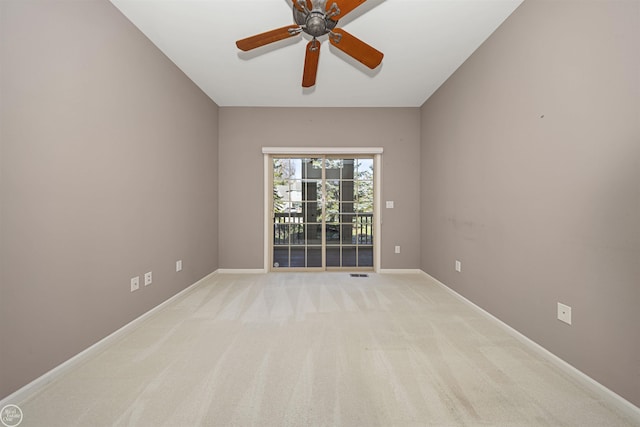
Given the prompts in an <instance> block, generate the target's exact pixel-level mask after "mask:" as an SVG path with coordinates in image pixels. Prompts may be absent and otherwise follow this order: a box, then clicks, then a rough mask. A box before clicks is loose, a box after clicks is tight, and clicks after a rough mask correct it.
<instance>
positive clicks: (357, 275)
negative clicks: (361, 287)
mask: <svg viewBox="0 0 640 427" xmlns="http://www.w3.org/2000/svg"><path fill="white" fill-rule="evenodd" d="M351 277H369V275H368V274H358V273H351Z"/></svg>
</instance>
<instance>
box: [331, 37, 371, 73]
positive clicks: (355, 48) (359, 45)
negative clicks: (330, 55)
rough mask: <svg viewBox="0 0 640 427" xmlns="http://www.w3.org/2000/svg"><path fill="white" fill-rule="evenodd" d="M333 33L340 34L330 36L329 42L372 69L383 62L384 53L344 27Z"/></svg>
mask: <svg viewBox="0 0 640 427" xmlns="http://www.w3.org/2000/svg"><path fill="white" fill-rule="evenodd" d="M333 33H335V34H337V35H338V36H337V37H336V36H333V35H332V36H331V37H329V42H330V43H331V44H332V45H334V46H335V47H337V48H338V49H340V50H341V51H343V52H344V53H346V54H347V55H349V56H350V57H352V58H353V59H355V60H357V61H359V62H361V63H363V64H364V65H366V66H367V67H369V68H371V69H372V70H373V69H374V68H376V67H377V66H378V65H380V63H381V62H382V58H383V57H384V54H383V53H382V52H380V51H379V50H377V49H374V48H373V47H371V46H369V45H368V44H366V43H365V42H363V41H362V40H360V39H359V38H357V37H355V36H352V35H351V34H349V33H348V32H346V31H345V30H343V29H342V28H336V29H335V30H333Z"/></svg>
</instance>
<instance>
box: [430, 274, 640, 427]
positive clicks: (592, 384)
mask: <svg viewBox="0 0 640 427" xmlns="http://www.w3.org/2000/svg"><path fill="white" fill-rule="evenodd" d="M420 273H421V274H423V275H424V276H426V277H428V278H429V279H430V280H433V281H434V282H435V283H437V284H438V285H439V286H440V287H442V288H443V289H444V290H446V291H447V292H449V293H450V294H452V295H453V296H454V297H456V298H458V299H459V300H461V301H463V302H464V303H466V304H468V305H469V306H471V307H472V308H474V309H475V310H477V311H478V312H480V313H481V314H483V315H484V316H486V317H487V318H489V319H492V320H493V321H495V322H497V324H498V325H499V326H500V327H502V329H504V330H505V331H506V332H507V333H509V334H510V335H511V336H513V337H514V338H515V339H517V340H518V341H520V342H521V343H523V344H524V345H526V346H527V347H529V348H530V349H531V350H533V351H535V352H536V353H537V354H539V355H540V356H542V357H544V358H545V359H546V360H548V361H549V362H551V363H553V364H554V365H555V366H556V367H558V368H560V369H562V370H563V371H564V372H565V373H567V374H568V375H570V376H571V377H572V378H574V379H576V380H577V381H579V382H580V383H581V384H583V385H584V386H585V387H587V388H589V389H590V390H592V391H593V392H595V393H597V394H598V395H600V396H602V398H603V400H605V401H607V402H608V403H610V404H611V405H612V406H614V407H615V408H616V409H618V410H619V411H620V412H622V413H624V414H626V415H627V416H629V417H630V418H632V419H633V420H635V421H637V422H639V423H640V408H638V407H637V406H636V405H634V404H633V403H631V402H629V401H628V400H627V399H625V398H624V397H622V396H620V395H619V394H617V393H616V392H614V391H612V390H610V389H608V388H607V387H605V386H604V385H602V384H600V383H599V382H598V381H596V380H594V379H593V378H591V377H590V376H588V375H587V374H585V373H584V372H582V371H581V370H579V369H578V368H576V367H574V366H573V365H571V364H569V363H568V362H566V361H564V360H562V359H561V358H559V357H558V356H556V355H555V354H553V353H551V352H550V351H549V350H547V349H546V348H544V347H542V346H541V345H540V344H538V343H536V342H535V341H533V340H531V339H530V338H528V337H527V336H525V335H523V334H522V333H520V332H518V331H517V330H515V329H513V328H512V327H511V326H509V325H507V324H506V323H504V322H503V321H502V320H500V319H498V318H497V317H495V316H494V315H492V314H491V313H489V312H488V311H486V310H485V309H483V308H482V307H479V306H478V305H476V304H474V303H473V302H471V301H470V300H468V299H467V298H465V297H463V296H462V295H460V294H459V293H458V292H456V291H454V290H453V289H451V288H450V287H448V286H447V285H445V284H444V283H442V282H441V281H439V280H438V279H436V278H435V277H433V276H431V275H429V274H428V273H425V272H424V271H422V270H420Z"/></svg>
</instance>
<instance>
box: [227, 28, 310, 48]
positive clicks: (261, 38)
mask: <svg viewBox="0 0 640 427" xmlns="http://www.w3.org/2000/svg"><path fill="white" fill-rule="evenodd" d="M299 28H300V27H299V26H297V25H287V26H286V27H282V28H278V29H275V30H271V31H267V32H266V33H261V34H256V35H255V36H251V37H247V38H246V39H242V40H238V41H237V42H236V46H238V49H240V50H243V51H245V52H246V51H248V50H251V49H255V48H257V47H260V46H264V45H267V44H269V43H273V42H277V41H279V40H284V39H286V38H289V37H293V36H295V35H298V34H299V31H298V32H293V33H291V32H289V30H298V29H299Z"/></svg>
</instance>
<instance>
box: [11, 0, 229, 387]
mask: <svg viewBox="0 0 640 427" xmlns="http://www.w3.org/2000/svg"><path fill="white" fill-rule="evenodd" d="M0 16H1V20H2V21H1V22H0V31H1V32H0V60H1V61H2V69H1V72H2V75H1V77H0V90H1V92H2V94H1V96H0V100H1V101H0V102H1V103H2V104H1V106H0V120H1V125H2V126H1V130H0V200H1V203H2V205H1V210H0V215H1V216H0V342H1V343H2V344H1V345H0V398H1V397H4V396H6V395H8V394H9V393H11V392H13V391H15V390H16V389H17V388H19V387H20V386H22V385H24V384H26V383H28V382H29V381H31V380H33V379H34V378H36V377H38V376H39V375H41V374H43V373H45V372H46V371H48V370H49V369H51V368H53V367H55V366H56V365H58V364H59V363H61V362H63V361H65V360H66V359H68V358H69V357H71V356H73V355H75V354H76V353H78V352H79V351H81V350H83V349H85V348H86V347H88V346H90V345H91V344H93V343H95V342H96V341H98V340H99V339H101V338H103V337H104V336H106V335H108V334H109V333H111V332H113V331H114V330H116V329H117V328H119V327H121V326H123V325H124V324H126V323H127V322H129V321H131V320H132V319H134V318H136V317H137V316H139V315H140V314H142V313H144V312H146V311H147V310H149V309H151V308H152V307H154V306H156V305H158V304H159V303H160V302H162V301H163V300H166V299H167V298H169V297H170V296H172V295H174V294H176V293H177V292H179V291H180V290H182V289H184V288H185V287H187V286H188V285H190V284H192V283H194V282H195V281H197V280H198V279H200V278H202V277H203V276H205V275H207V274H208V273H211V272H213V271H214V270H216V269H217V264H216V262H217V224H218V220H217V172H216V167H217V163H218V160H217V127H218V125H217V109H218V108H217V106H216V105H215V104H214V103H213V102H212V101H211V100H210V99H209V98H207V97H206V96H205V95H204V94H203V93H202V92H201V91H200V90H199V89H198V88H197V87H196V86H195V85H194V84H193V83H192V82H191V81H190V80H188V79H187V78H186V77H185V76H184V75H183V74H182V73H181V72H180V71H179V70H178V69H177V68H176V67H175V66H174V65H173V64H172V63H171V62H170V61H169V60H168V59H167V58H166V57H164V56H163V55H162V54H161V53H160V52H159V51H158V50H157V49H156V48H155V47H154V46H153V45H152V44H151V43H150V42H149V41H148V40H147V39H146V38H145V37H144V36H143V35H142V34H141V33H139V32H138V30H137V29H136V28H135V27H134V26H133V25H132V24H131V23H130V22H129V21H128V20H127V19H126V18H124V17H123V16H122V15H121V14H120V12H119V11H118V10H117V9H115V8H114V7H113V6H112V5H111V4H110V3H109V2H107V1H55V2H52V1H48V0H42V1H29V2H26V1H5V0H2V1H1V2H0ZM177 259H182V260H183V263H184V270H183V271H182V272H181V273H175V261H176V260H177ZM147 271H153V277H154V282H153V284H152V285H151V286H150V287H147V288H145V287H144V286H142V287H141V289H140V290H139V291H137V292H134V293H131V292H130V291H129V279H130V278H131V277H133V276H137V275H142V274H144V273H145V272H147Z"/></svg>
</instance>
